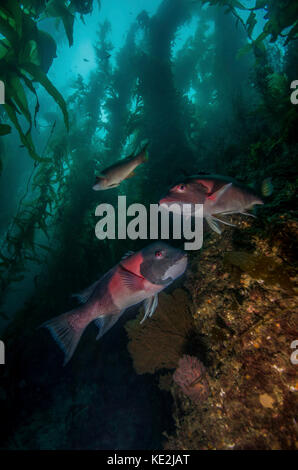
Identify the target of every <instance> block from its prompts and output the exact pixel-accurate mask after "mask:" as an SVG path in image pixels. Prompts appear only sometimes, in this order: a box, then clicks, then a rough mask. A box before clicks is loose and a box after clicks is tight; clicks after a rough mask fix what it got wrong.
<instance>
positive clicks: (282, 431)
mask: <svg viewBox="0 0 298 470" xmlns="http://www.w3.org/2000/svg"><path fill="white" fill-rule="evenodd" d="M233 222H235V223H236V224H237V225H238V226H239V227H241V231H240V230H238V229H234V230H231V229H230V228H228V229H225V230H224V232H223V235H222V236H221V237H219V236H217V235H214V234H212V236H210V237H209V238H207V237H206V238H205V243H204V248H203V250H202V251H201V252H200V253H195V254H194V255H193V256H192V258H191V262H190V270H189V273H188V277H187V281H186V283H185V286H186V287H187V288H188V290H189V292H190V294H191V296H192V298H193V302H194V305H195V309H194V323H195V326H196V328H197V330H198V331H200V332H201V333H202V334H204V336H205V339H206V342H207V346H208V350H209V355H210V358H211V360H212V362H211V365H210V366H207V367H206V368H207V372H208V383H209V387H210V392H211V393H210V396H209V398H208V401H206V402H205V404H204V407H198V406H197V405H195V404H194V403H193V402H191V401H189V400H188V399H187V398H185V399H183V395H181V394H179V393H178V390H177V387H176V386H173V385H172V387H171V393H172V395H173V397H174V407H175V408H174V418H175V422H176V433H175V435H172V436H169V437H168V441H167V443H166V445H165V448H166V449H189V450H191V449H295V448H296V447H297V437H296V433H297V430H296V427H297V425H296V421H295V416H297V412H298V406H297V398H296V394H297V385H298V384H297V365H294V364H292V363H291V360H290V356H291V353H292V349H291V343H292V341H294V340H295V339H297V338H298V330H297V298H295V296H294V295H293V292H295V285H294V281H295V271H294V265H295V255H294V250H293V246H292V245H293V240H295V238H296V237H297V233H298V223H297V222H295V221H294V220H289V219H288V217H287V215H276V216H274V217H272V219H271V224H270V227H269V226H267V225H266V229H264V228H263V227H260V224H261V222H260V221H247V220H245V221H241V219H240V218H239V217H238V218H237V217H235V216H234V217H233ZM267 227H268V228H267ZM227 252H228V253H231V252H233V253H235V252H236V253H237V252H238V253H239V252H241V253H245V254H244V255H242V254H241V256H240V257H239V256H236V255H232V256H231V255H229V256H228V257H227V256H225V253H227ZM266 259H267V261H266ZM237 265H238V266H237ZM276 266H280V273H278V270H277V268H276ZM256 267H257V268H258V269H257V270H255V268H256ZM271 267H273V269H272V270H271ZM271 274H272V275H271Z"/></svg>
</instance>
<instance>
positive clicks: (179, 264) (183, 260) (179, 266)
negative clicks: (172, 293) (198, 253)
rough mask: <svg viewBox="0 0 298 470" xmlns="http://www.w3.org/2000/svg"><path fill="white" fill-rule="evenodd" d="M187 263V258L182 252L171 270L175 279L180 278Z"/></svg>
mask: <svg viewBox="0 0 298 470" xmlns="http://www.w3.org/2000/svg"><path fill="white" fill-rule="evenodd" d="M187 262H188V256H187V254H186V253H185V252H184V251H182V252H181V254H180V255H179V257H178V259H177V261H176V263H175V264H174V265H173V269H174V271H175V272H176V276H175V278H177V277H179V276H181V275H182V274H183V273H184V271H185V270H186V267H187Z"/></svg>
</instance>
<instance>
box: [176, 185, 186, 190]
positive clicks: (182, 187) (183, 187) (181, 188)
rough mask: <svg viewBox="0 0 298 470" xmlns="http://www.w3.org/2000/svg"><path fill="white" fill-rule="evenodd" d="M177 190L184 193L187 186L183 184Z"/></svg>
mask: <svg viewBox="0 0 298 470" xmlns="http://www.w3.org/2000/svg"><path fill="white" fill-rule="evenodd" d="M177 190H178V191H184V190H185V184H183V183H181V184H178V186H177Z"/></svg>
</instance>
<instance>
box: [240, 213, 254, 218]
mask: <svg viewBox="0 0 298 470" xmlns="http://www.w3.org/2000/svg"><path fill="white" fill-rule="evenodd" d="M240 214H242V215H248V216H249V217H253V218H254V219H256V218H257V217H256V216H255V215H254V214H250V212H240Z"/></svg>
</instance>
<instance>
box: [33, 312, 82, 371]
mask: <svg viewBox="0 0 298 470" xmlns="http://www.w3.org/2000/svg"><path fill="white" fill-rule="evenodd" d="M78 310H79V309H74V310H70V311H69V312H66V313H63V314H62V315H59V316H58V317H55V318H52V319H51V320H48V321H46V322H45V323H43V324H42V325H41V327H45V328H48V329H49V331H50V333H51V335H52V337H53V338H54V340H55V341H56V343H57V344H58V345H59V347H60V348H61V349H62V351H63V352H64V362H63V366H65V365H66V364H67V363H68V361H69V360H70V359H71V357H72V355H73V353H74V351H75V349H76V347H77V345H78V343H79V341H80V338H81V336H82V334H83V331H84V330H85V328H86V326H87V324H82V322H81V321H76V320H78V318H79V312H78Z"/></svg>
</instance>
